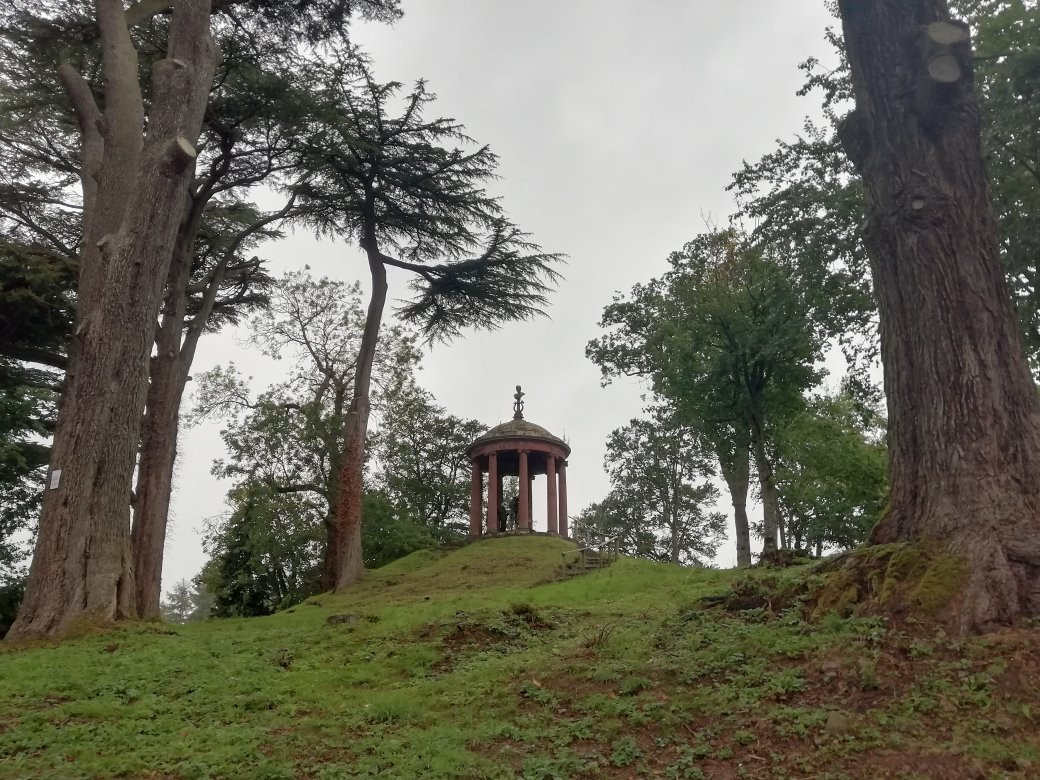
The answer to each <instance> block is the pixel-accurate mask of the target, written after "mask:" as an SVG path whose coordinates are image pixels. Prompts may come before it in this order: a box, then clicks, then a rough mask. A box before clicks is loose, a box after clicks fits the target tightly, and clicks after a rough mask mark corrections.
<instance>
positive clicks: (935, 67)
mask: <svg viewBox="0 0 1040 780" xmlns="http://www.w3.org/2000/svg"><path fill="white" fill-rule="evenodd" d="M928 75H929V76H931V77H932V79H933V80H934V81H938V82H939V83H940V84H953V83H954V82H957V81H960V80H961V77H962V76H963V75H964V71H963V70H962V69H961V65H960V63H959V62H958V61H957V58H956V57H955V56H953V55H952V54H950V53H949V52H944V53H942V54H937V55H935V56H934V57H932V58H931V59H929V60H928Z"/></svg>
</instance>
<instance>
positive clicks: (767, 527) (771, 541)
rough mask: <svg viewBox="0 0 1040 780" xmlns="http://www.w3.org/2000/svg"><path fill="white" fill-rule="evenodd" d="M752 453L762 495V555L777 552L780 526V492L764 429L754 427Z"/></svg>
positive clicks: (752, 431)
mask: <svg viewBox="0 0 1040 780" xmlns="http://www.w3.org/2000/svg"><path fill="white" fill-rule="evenodd" d="M751 451H752V452H753V453H754V454H755V469H756V471H757V472H758V487H759V490H760V491H761V493H762V554H763V555H767V554H768V553H771V552H776V534H777V530H778V529H779V526H780V492H779V491H778V490H777V489H776V478H775V477H774V476H773V464H772V463H770V462H769V455H768V454H767V453H766V445H765V441H764V437H763V434H762V429H761V427H760V426H758V425H754V426H752V430H751Z"/></svg>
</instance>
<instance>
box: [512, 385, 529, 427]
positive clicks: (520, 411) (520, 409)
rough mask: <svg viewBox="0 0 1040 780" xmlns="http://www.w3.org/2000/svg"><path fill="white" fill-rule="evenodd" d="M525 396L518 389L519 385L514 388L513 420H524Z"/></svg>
mask: <svg viewBox="0 0 1040 780" xmlns="http://www.w3.org/2000/svg"><path fill="white" fill-rule="evenodd" d="M525 395H527V393H525V392H524V391H523V390H521V389H520V385H517V386H516V393H515V394H514V395H513V398H515V399H516V400H515V401H513V419H514V420H522V419H524V396H525Z"/></svg>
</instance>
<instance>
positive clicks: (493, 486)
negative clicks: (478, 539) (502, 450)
mask: <svg viewBox="0 0 1040 780" xmlns="http://www.w3.org/2000/svg"><path fill="white" fill-rule="evenodd" d="M487 532H488V536H490V535H491V534H497V533H498V455H496V454H495V453H493V452H492V453H491V454H490V455H488V507H487Z"/></svg>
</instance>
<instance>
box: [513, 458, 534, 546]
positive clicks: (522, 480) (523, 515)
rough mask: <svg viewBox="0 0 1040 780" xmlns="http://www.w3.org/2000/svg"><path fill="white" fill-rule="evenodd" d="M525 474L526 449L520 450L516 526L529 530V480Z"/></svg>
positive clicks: (522, 529)
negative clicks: (518, 500) (518, 498)
mask: <svg viewBox="0 0 1040 780" xmlns="http://www.w3.org/2000/svg"><path fill="white" fill-rule="evenodd" d="M527 476H528V475H527V450H520V476H519V477H518V478H517V488H519V490H520V502H519V503H518V504H517V507H516V527H517V528H518V529H519V530H521V531H530V530H531V481H530V480H529V479H528V478H527Z"/></svg>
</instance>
